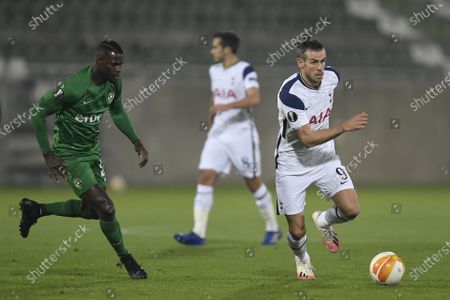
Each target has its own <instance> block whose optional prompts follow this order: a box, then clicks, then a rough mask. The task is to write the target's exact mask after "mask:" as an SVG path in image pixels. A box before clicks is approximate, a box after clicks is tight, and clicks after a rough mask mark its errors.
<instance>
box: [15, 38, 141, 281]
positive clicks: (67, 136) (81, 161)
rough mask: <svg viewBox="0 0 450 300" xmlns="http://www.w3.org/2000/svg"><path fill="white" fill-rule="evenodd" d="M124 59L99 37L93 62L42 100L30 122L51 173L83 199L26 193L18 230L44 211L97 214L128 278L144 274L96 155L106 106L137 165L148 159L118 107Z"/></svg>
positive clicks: (93, 216)
mask: <svg viewBox="0 0 450 300" xmlns="http://www.w3.org/2000/svg"><path fill="white" fill-rule="evenodd" d="M122 64H123V51H122V48H121V47H120V45H119V44H118V43H116V42H115V41H111V40H108V41H103V42H101V43H100V44H99V46H98V47H97V51H96V57H95V64H94V65H92V66H87V67H85V68H83V69H81V70H80V71H78V73H76V74H75V75H73V76H72V77H70V78H69V79H67V80H65V81H64V82H62V83H59V84H58V86H57V87H56V88H55V89H54V90H50V91H48V92H47V93H46V94H44V96H43V97H42V98H41V99H40V101H39V103H38V107H39V108H40V110H39V112H38V113H37V114H36V115H35V116H34V117H33V119H32V121H33V125H34V127H35V129H36V137H37V140H38V143H39V146H40V148H41V150H42V153H43V156H44V159H45V163H46V165H47V167H48V169H49V175H50V178H53V179H55V180H56V181H58V177H60V178H63V179H64V180H66V181H67V182H68V183H69V184H70V185H71V187H72V189H73V191H74V192H75V194H76V195H77V196H78V197H79V198H80V199H81V200H79V199H71V200H67V201H63V202H57V203H48V204H40V203H38V202H36V201H33V200H31V199H28V198H24V199H22V201H21V202H20V209H21V211H22V219H21V221H20V234H21V235H22V236H23V237H24V238H25V237H27V236H28V233H29V231H30V227H31V226H32V225H33V224H35V223H36V222H37V219H38V218H40V217H44V216H50V215H56V216H63V217H72V218H84V219H99V220H100V228H101V230H102V232H103V234H104V235H105V236H106V238H107V239H108V241H109V243H110V244H111V246H112V247H113V248H114V250H115V251H116V253H117V255H118V256H119V257H120V260H121V262H122V263H123V264H124V265H125V267H126V269H127V271H128V274H129V275H130V277H131V278H132V279H146V278H147V273H146V272H145V271H144V269H143V268H141V266H140V265H139V264H138V263H137V262H136V261H135V259H134V258H133V256H132V255H131V254H130V253H129V252H128V250H127V249H126V248H125V245H124V242H123V238H122V232H121V230H120V226H119V223H118V222H117V219H116V216H115V208H114V204H113V202H112V200H111V199H110V198H109V197H108V195H107V194H106V178H105V171H104V169H103V164H102V161H101V155H100V146H99V125H100V122H101V119H102V116H103V113H104V112H105V111H106V110H107V109H108V110H109V112H110V114H111V118H112V120H113V122H114V123H115V125H116V126H117V127H118V128H119V129H120V130H121V131H122V132H123V133H124V134H125V135H126V136H127V137H128V139H129V140H130V141H131V142H132V143H133V145H134V149H135V151H136V152H137V153H138V155H139V157H140V159H141V161H140V163H139V165H140V167H143V166H145V164H146V163H147V161H148V152H147V150H146V149H145V147H144V146H143V145H142V143H141V142H140V140H139V138H138V137H137V135H136V133H135V131H134V129H133V126H132V125H131V123H130V120H129V118H128V116H127V114H126V113H125V111H124V109H123V106H122V101H121V92H122V80H121V78H120V77H119V75H120V70H121V67H122ZM55 113H56V118H57V119H56V122H55V126H54V134H53V141H52V143H51V145H50V143H49V141H48V138H47V124H46V117H47V116H49V115H52V114H55Z"/></svg>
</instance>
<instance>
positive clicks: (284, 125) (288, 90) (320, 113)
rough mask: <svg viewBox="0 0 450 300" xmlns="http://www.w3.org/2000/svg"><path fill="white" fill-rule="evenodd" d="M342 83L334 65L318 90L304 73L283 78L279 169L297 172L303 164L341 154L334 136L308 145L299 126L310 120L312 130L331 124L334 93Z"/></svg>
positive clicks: (279, 117) (328, 69) (277, 151)
mask: <svg viewBox="0 0 450 300" xmlns="http://www.w3.org/2000/svg"><path fill="white" fill-rule="evenodd" d="M338 83H339V73H338V72H337V71H336V70H335V69H333V68H331V67H326V68H325V71H324V75H323V78H322V82H321V84H320V87H319V88H318V89H317V90H316V89H311V88H309V87H308V86H307V85H306V84H305V83H304V82H303V80H302V78H301V76H300V73H296V74H293V75H291V76H290V77H289V78H288V79H286V80H285V81H284V82H283V84H282V85H281V88H280V90H279V91H278V120H279V124H280V132H279V136H278V142H277V148H276V150H275V164H276V167H277V169H281V170H283V171H287V172H293V173H295V171H296V170H298V169H299V168H305V167H314V166H317V165H322V164H323V163H325V162H327V161H330V160H333V159H336V158H337V155H336V153H335V149H334V140H330V141H328V142H326V143H323V144H320V145H317V146H313V147H310V148H308V147H306V146H305V145H304V144H303V143H302V142H301V141H300V139H299V138H298V135H297V129H298V128H300V127H302V126H304V125H306V124H308V123H309V124H310V126H311V130H321V129H326V128H329V121H330V115H331V110H332V107H333V94H334V89H335V88H336V86H337V85H338Z"/></svg>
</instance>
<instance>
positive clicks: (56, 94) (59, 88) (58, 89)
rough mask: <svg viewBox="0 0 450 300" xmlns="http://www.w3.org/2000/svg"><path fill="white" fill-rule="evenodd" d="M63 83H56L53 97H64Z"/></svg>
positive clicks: (60, 98) (58, 98) (59, 98)
mask: <svg viewBox="0 0 450 300" xmlns="http://www.w3.org/2000/svg"><path fill="white" fill-rule="evenodd" d="M63 88H64V84H63V83H62V82H59V83H58V86H57V87H56V88H55V92H54V93H53V97H54V98H55V99H57V100H62V99H63V98H64V90H63Z"/></svg>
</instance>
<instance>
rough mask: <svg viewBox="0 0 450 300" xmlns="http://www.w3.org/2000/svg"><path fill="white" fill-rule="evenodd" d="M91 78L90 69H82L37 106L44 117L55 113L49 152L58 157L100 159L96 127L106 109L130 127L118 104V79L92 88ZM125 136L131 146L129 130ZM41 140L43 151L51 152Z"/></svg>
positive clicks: (98, 129) (132, 136)
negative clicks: (118, 116)
mask: <svg viewBox="0 0 450 300" xmlns="http://www.w3.org/2000/svg"><path fill="white" fill-rule="evenodd" d="M91 78H92V66H88V67H85V68H83V69H81V70H80V71H78V72H77V73H76V74H74V75H73V76H71V77H70V78H68V79H67V80H65V81H63V82H60V83H59V84H58V86H57V87H56V88H55V89H53V90H50V91H48V92H47V93H46V94H45V95H44V96H43V97H42V98H41V100H40V101H39V103H38V107H40V108H41V109H43V110H44V114H45V115H50V114H53V113H56V122H55V126H54V131H53V141H52V146H51V150H53V151H54V152H55V153H56V154H57V155H58V156H61V157H67V158H69V157H77V156H78V157H79V156H83V157H86V156H88V157H92V156H93V157H96V156H99V155H100V145H99V131H100V128H99V127H100V124H101V120H102V117H103V114H104V112H105V111H106V110H107V109H109V110H110V112H111V115H113V113H117V114H118V115H121V118H125V119H126V121H128V123H129V120H128V117H127V116H126V114H125V113H124V111H123V107H122V103H121V92H122V81H121V79H120V78H119V79H118V80H117V81H116V82H110V81H106V83H104V84H101V85H95V84H94V83H93V82H92V80H91ZM123 115H125V117H124V116H123ZM113 119H114V118H113ZM33 121H34V120H33ZM114 121H115V122H116V120H114ZM116 123H117V122H116ZM35 126H36V124H35ZM36 127H37V130H39V128H38V126H36ZM129 127H131V124H130V125H129ZM127 135H128V137H129V138H130V139H131V140H132V142H134V141H133V140H136V139H137V136H136V134H135V133H134V129H132V128H131V134H127ZM38 140H39V136H38ZM41 140H42V139H41ZM41 140H39V142H40V145H41V149H42V151H44V152H45V151H46V150H50V149H46V148H47V147H46V145H45V142H42V141H41ZM47 143H48V142H47Z"/></svg>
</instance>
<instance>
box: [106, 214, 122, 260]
mask: <svg viewBox="0 0 450 300" xmlns="http://www.w3.org/2000/svg"><path fill="white" fill-rule="evenodd" d="M100 228H101V229H102V231H103V234H104V235H105V236H106V238H107V239H108V241H109V243H110V244H111V246H112V247H113V248H114V250H116V253H117V255H119V256H120V257H122V256H125V255H127V254H128V250H127V249H126V248H125V245H124V243H123V237H122V231H121V230H120V225H119V222H117V220H116V218H114V220H112V221H104V220H100Z"/></svg>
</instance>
